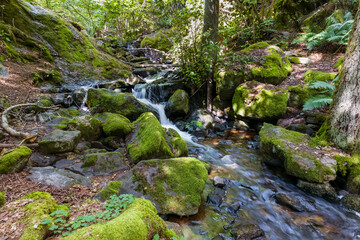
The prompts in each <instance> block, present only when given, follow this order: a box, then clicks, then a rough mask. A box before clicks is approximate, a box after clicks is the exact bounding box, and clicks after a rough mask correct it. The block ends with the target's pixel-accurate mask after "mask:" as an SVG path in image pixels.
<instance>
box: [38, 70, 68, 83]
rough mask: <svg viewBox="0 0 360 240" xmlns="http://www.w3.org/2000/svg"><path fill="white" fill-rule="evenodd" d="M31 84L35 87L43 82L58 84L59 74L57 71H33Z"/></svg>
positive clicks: (59, 81) (59, 80)
mask: <svg viewBox="0 0 360 240" xmlns="http://www.w3.org/2000/svg"><path fill="white" fill-rule="evenodd" d="M31 75H32V78H33V84H34V85H35V86H37V87H40V86H42V85H45V84H52V85H60V84H61V81H62V79H61V74H60V72H59V71H56V70H52V71H42V70H39V71H35V72H33V73H32V74H31Z"/></svg>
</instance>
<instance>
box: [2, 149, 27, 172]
mask: <svg viewBox="0 0 360 240" xmlns="http://www.w3.org/2000/svg"><path fill="white" fill-rule="evenodd" d="M31 153H32V151H31V149H29V148H27V147H24V146H22V147H18V148H15V149H14V150H13V151H11V152H9V153H6V154H4V155H3V156H0V174H8V173H14V172H20V171H21V170H23V169H24V168H25V166H26V164H27V163H28V161H29V158H30V155H31Z"/></svg>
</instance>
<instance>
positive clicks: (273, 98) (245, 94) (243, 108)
mask: <svg viewBox="0 0 360 240" xmlns="http://www.w3.org/2000/svg"><path fill="white" fill-rule="evenodd" d="M288 98H289V94H288V91H287V90H285V89H281V88H276V87H274V86H273V85H269V84H262V83H258V82H254V81H252V82H246V83H243V84H241V85H240V86H239V87H238V88H236V90H235V94H234V96H233V99H232V107H233V110H234V112H235V114H236V115H238V116H241V117H245V118H251V119H259V120H264V119H278V118H280V117H282V116H283V115H284V114H285V112H286V107H287V101H288Z"/></svg>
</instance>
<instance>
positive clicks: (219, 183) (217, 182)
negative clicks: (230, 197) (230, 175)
mask: <svg viewBox="0 0 360 240" xmlns="http://www.w3.org/2000/svg"><path fill="white" fill-rule="evenodd" d="M227 183H228V180H227V179H225V178H221V177H219V176H215V177H214V179H213V184H214V186H215V187H219V188H222V187H225V186H226V185H227Z"/></svg>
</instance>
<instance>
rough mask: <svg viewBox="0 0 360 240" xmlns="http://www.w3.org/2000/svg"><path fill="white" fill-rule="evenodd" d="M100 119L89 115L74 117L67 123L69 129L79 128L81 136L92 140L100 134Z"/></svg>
mask: <svg viewBox="0 0 360 240" xmlns="http://www.w3.org/2000/svg"><path fill="white" fill-rule="evenodd" d="M101 125H102V124H101V121H100V120H98V119H97V118H94V117H91V116H82V117H76V118H74V119H72V120H70V121H69V122H68V123H67V126H68V129H69V130H79V131H80V132H81V137H82V138H84V139H85V140H87V141H94V140H96V139H98V138H99V137H100V135H101Z"/></svg>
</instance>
